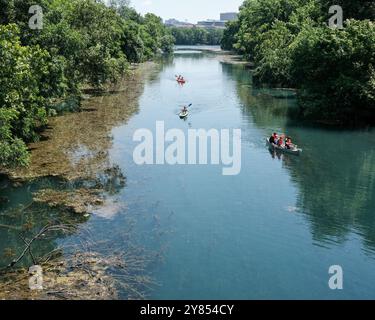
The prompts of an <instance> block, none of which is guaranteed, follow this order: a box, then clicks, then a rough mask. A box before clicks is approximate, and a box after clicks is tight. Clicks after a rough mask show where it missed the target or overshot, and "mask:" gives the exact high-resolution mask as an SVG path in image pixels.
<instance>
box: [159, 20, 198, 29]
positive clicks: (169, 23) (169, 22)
mask: <svg viewBox="0 0 375 320" xmlns="http://www.w3.org/2000/svg"><path fill="white" fill-rule="evenodd" d="M164 24H165V25H166V26H167V27H177V28H193V27H194V24H192V23H189V22H182V21H178V20H176V19H169V20H166V21H165V23H164Z"/></svg>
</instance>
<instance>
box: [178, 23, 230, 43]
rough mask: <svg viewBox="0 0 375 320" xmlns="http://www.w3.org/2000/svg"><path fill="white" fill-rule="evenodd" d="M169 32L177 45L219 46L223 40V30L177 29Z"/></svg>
mask: <svg viewBox="0 0 375 320" xmlns="http://www.w3.org/2000/svg"><path fill="white" fill-rule="evenodd" d="M171 32H172V35H173V37H174V38H175V43H176V44H177V45H198V44H200V45H219V44H220V43H221V39H222V38H223V32H224V31H223V29H216V28H210V29H204V28H177V27H172V28H171Z"/></svg>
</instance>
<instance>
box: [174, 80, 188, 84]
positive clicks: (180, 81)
mask: <svg viewBox="0 0 375 320" xmlns="http://www.w3.org/2000/svg"><path fill="white" fill-rule="evenodd" d="M176 81H177V82H178V83H180V84H184V83H185V82H186V80H176Z"/></svg>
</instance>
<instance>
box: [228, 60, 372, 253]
mask: <svg viewBox="0 0 375 320" xmlns="http://www.w3.org/2000/svg"><path fill="white" fill-rule="evenodd" d="M222 68H223V72H224V73H225V74H227V75H228V76H229V77H231V78H234V79H235V80H236V90H237V93H238V96H239V98H240V100H241V103H242V112H243V114H244V117H245V118H247V119H248V121H251V122H254V124H255V125H256V126H257V127H258V128H259V129H261V130H262V132H264V138H265V137H267V136H268V135H270V134H271V133H272V132H273V131H277V132H282V133H286V134H288V135H290V136H292V137H293V139H294V141H295V142H296V143H297V144H298V145H300V147H301V148H303V154H302V155H301V157H299V158H298V157H294V156H290V155H278V156H276V155H275V154H273V153H272V152H271V156H272V157H278V158H279V159H280V161H282V162H283V166H284V167H285V168H286V169H287V170H288V171H289V172H290V175H291V177H292V180H293V181H294V183H295V184H296V185H298V189H299V195H298V204H297V208H298V212H300V213H301V214H303V215H304V216H305V217H306V219H308V221H309V222H310V227H311V233H312V235H313V239H314V240H315V241H316V242H317V243H320V245H324V246H325V245H329V243H344V242H345V241H346V240H347V239H348V237H349V235H350V234H351V233H352V232H353V233H355V234H357V235H359V236H360V237H361V238H362V242H363V245H364V250H365V251H366V252H367V251H370V252H372V253H374V252H375V214H374V213H375V148H374V145H375V135H374V130H373V129H367V130H352V129H350V130H343V129H337V128H332V127H324V126H319V125H316V124H312V123H311V122H306V121H301V120H298V117H296V116H294V115H295V114H296V113H297V109H296V108H297V101H296V99H295V98H294V92H292V91H291V92H288V91H287V90H275V89H267V88H264V89H259V88H254V87H253V86H252V81H251V77H249V72H248V71H246V70H244V69H243V68H242V67H241V66H233V65H227V64H226V65H222ZM280 97H282V99H280Z"/></svg>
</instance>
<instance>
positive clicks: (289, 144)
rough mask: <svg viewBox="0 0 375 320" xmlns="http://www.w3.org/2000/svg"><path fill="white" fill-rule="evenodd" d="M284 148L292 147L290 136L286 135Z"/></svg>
mask: <svg viewBox="0 0 375 320" xmlns="http://www.w3.org/2000/svg"><path fill="white" fill-rule="evenodd" d="M285 148H286V149H289V150H291V149H294V146H293V144H292V139H291V138H290V137H286V139H285Z"/></svg>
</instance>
